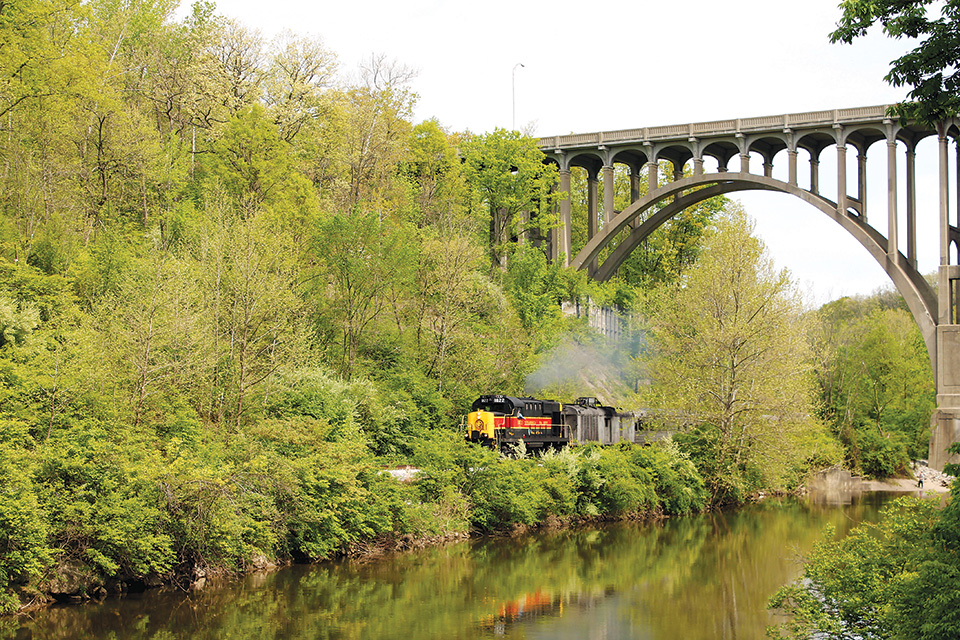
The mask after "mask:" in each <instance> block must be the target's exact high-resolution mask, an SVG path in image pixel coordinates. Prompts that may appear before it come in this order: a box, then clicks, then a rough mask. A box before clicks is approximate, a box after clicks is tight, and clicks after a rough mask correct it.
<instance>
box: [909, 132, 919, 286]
mask: <svg viewBox="0 0 960 640" xmlns="http://www.w3.org/2000/svg"><path fill="white" fill-rule="evenodd" d="M907 260H908V261H909V262H910V266H912V267H913V268H914V269H916V268H917V152H916V151H914V149H913V148H909V149H907Z"/></svg>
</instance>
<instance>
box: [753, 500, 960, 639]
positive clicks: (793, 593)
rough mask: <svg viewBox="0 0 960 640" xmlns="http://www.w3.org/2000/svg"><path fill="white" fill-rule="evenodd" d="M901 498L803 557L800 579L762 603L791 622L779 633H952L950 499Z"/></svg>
mask: <svg viewBox="0 0 960 640" xmlns="http://www.w3.org/2000/svg"><path fill="white" fill-rule="evenodd" d="M956 491H957V488H956V487H954V489H953V492H954V494H955V495H954V499H953V500H952V501H951V502H950V503H949V504H948V505H947V506H946V507H945V508H944V509H943V510H938V509H937V507H936V505H935V504H934V502H933V501H931V500H919V499H915V498H901V499H900V500H898V501H896V502H895V503H893V504H892V505H891V506H889V507H888V508H886V509H885V510H884V512H883V514H882V517H881V521H880V522H879V523H878V524H876V525H860V526H859V527H857V528H856V529H854V530H853V531H852V532H851V533H850V534H849V535H848V536H847V537H846V538H844V539H842V540H835V539H834V535H833V530H832V529H828V531H827V532H826V534H825V537H824V540H823V541H822V542H821V543H819V544H818V545H817V547H816V548H815V549H814V551H813V553H812V554H811V555H810V556H809V557H808V558H807V559H806V563H805V565H804V579H803V580H802V581H800V582H798V583H796V584H794V585H791V586H787V587H783V588H781V589H780V590H779V591H778V593H777V594H776V595H775V596H774V597H773V598H772V599H771V602H770V606H771V607H777V608H783V609H785V610H786V611H787V612H788V613H790V614H792V620H791V621H790V622H789V623H787V624H785V625H782V626H781V628H780V629H778V630H776V631H775V632H774V633H775V634H776V635H775V636H774V637H780V638H784V637H787V638H797V639H799V638H810V637H818V638H819V637H822V638H838V639H839V638H850V637H862V638H895V639H904V640H905V639H907V638H920V639H924V640H925V639H929V640H933V639H934V638H956V637H958V635H960V618H958V616H957V613H956V611H957V609H956V606H957V603H958V602H960V591H958V590H957V586H956V584H957V583H956V580H955V578H956V575H957V570H956V553H957V550H958V548H957V546H956V540H957V529H956V511H957V508H958V507H957V500H956Z"/></svg>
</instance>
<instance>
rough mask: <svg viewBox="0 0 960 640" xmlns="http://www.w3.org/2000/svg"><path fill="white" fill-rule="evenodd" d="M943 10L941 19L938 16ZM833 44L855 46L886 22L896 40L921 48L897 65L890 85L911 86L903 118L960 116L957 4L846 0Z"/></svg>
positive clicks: (893, 65)
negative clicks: (857, 40) (855, 41)
mask: <svg viewBox="0 0 960 640" xmlns="http://www.w3.org/2000/svg"><path fill="white" fill-rule="evenodd" d="M938 5H939V9H940V17H939V18H937V17H933V14H934V9H935V8H936V7H937V6H938ZM840 7H841V8H842V9H843V16H842V17H841V19H840V22H838V23H837V29H836V30H835V31H834V32H833V33H831V34H830V41H831V42H844V43H847V44H849V43H851V42H853V39H854V38H858V37H860V36H862V35H864V34H866V32H867V30H868V29H869V28H870V27H871V26H873V25H875V24H877V23H880V24H881V25H883V31H884V32H885V33H886V34H887V35H888V36H890V37H891V38H896V39H898V40H899V39H901V38H904V37H906V38H911V39H914V40H918V41H919V44H918V45H917V46H916V47H915V48H914V49H913V50H911V51H910V52H909V53H907V54H905V55H903V56H901V57H899V58H897V59H896V60H894V61H892V62H891V66H890V73H888V74H887V75H886V77H885V78H884V80H886V81H887V82H888V83H889V84H891V85H893V86H895V87H902V86H909V87H911V89H910V91H909V93H908V94H907V95H908V96H909V97H910V98H911V99H912V100H913V102H901V103H900V104H899V105H897V107H896V113H897V115H899V116H900V117H902V118H910V119H914V120H918V121H920V122H924V123H928V124H934V123H936V122H938V121H940V120H943V119H944V118H949V117H952V116H955V115H957V114H958V113H960V65H958V62H960V2H958V1H957V0H946V1H945V2H940V1H939V0H936V1H935V0H844V1H843V2H841V3H840Z"/></svg>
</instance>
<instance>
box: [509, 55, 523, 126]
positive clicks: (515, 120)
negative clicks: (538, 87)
mask: <svg viewBox="0 0 960 640" xmlns="http://www.w3.org/2000/svg"><path fill="white" fill-rule="evenodd" d="M522 66H523V63H522V62H518V63H517V64H515V65H513V124H512V125H511V128H512V129H513V130H514V131H516V130H517V67H522Z"/></svg>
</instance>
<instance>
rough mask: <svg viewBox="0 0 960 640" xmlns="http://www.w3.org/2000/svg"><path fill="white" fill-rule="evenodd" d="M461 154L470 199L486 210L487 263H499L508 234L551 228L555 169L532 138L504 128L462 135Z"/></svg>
mask: <svg viewBox="0 0 960 640" xmlns="http://www.w3.org/2000/svg"><path fill="white" fill-rule="evenodd" d="M461 153H462V154H463V158H464V173H465V175H466V178H467V182H468V184H469V185H470V188H471V189H472V190H473V192H474V194H475V198H476V201H477V202H478V203H479V204H480V205H482V206H483V207H484V208H486V209H487V210H488V211H489V215H490V218H489V220H490V250H491V252H492V253H491V255H492V258H493V263H494V264H495V265H497V266H499V267H501V268H502V267H505V266H506V259H505V250H506V246H507V243H508V242H509V241H510V240H511V239H512V238H519V237H521V236H523V235H524V234H525V233H527V232H528V231H529V229H533V228H536V229H538V230H539V231H541V232H542V231H546V230H548V229H550V228H551V227H553V226H555V217H556V216H555V215H554V214H552V213H551V212H552V209H553V203H554V202H555V201H556V200H557V198H559V197H561V195H560V194H558V193H556V192H554V191H553V187H554V185H555V184H556V183H557V181H558V174H557V168H556V166H555V165H552V164H546V163H544V155H543V152H542V151H540V149H539V148H538V147H537V143H536V140H534V139H533V138H531V137H529V136H524V135H521V134H520V133H518V132H516V131H506V130H504V129H495V130H494V131H493V132H492V133H488V134H485V135H479V136H473V137H471V138H468V139H467V140H465V141H464V143H463V145H462V146H461ZM521 214H522V215H521Z"/></svg>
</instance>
